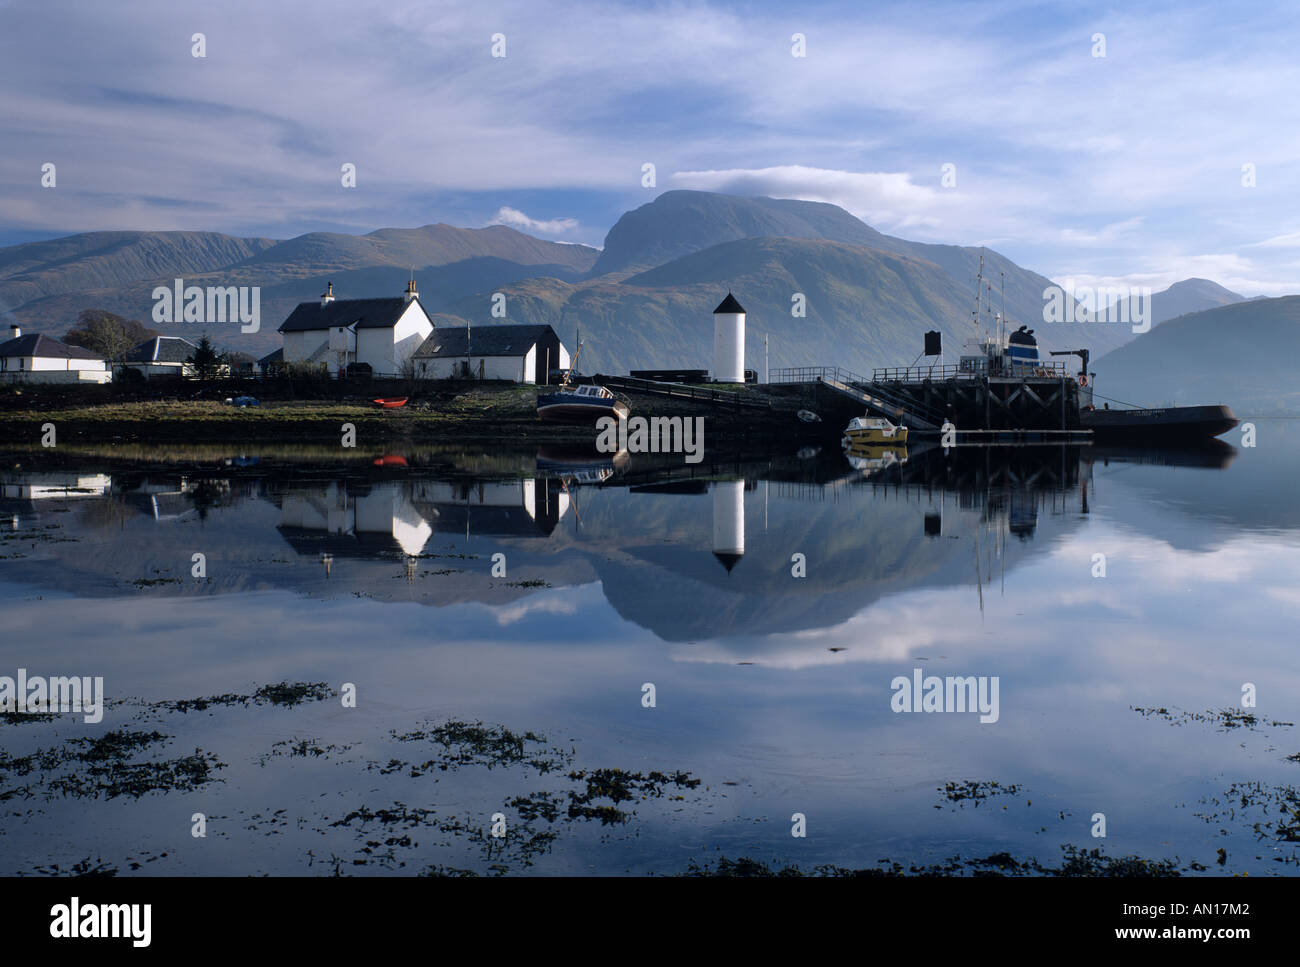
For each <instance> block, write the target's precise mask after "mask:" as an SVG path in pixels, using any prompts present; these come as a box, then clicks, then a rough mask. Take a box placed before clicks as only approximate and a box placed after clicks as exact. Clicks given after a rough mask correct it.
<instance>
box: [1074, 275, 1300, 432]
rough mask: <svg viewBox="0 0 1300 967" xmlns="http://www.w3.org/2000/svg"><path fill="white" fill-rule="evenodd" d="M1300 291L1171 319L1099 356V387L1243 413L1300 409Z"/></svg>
mask: <svg viewBox="0 0 1300 967" xmlns="http://www.w3.org/2000/svg"><path fill="white" fill-rule="evenodd" d="M1297 359H1300V296H1283V297H1281V298H1277V299H1248V300H1244V301H1241V302H1236V303H1233V304H1230V305H1225V306H1219V307H1218V308H1214V309H1207V310H1205V311H1203V312H1193V313H1190V314H1187V315H1182V316H1178V317H1177V318H1174V319H1170V320H1169V321H1168V322H1165V323H1164V324H1163V325H1160V326H1157V327H1155V328H1153V329H1152V330H1151V331H1150V332H1148V333H1146V334H1145V335H1142V336H1140V337H1138V338H1137V339H1134V340H1133V341H1132V342H1130V343H1129V344H1128V345H1126V346H1121V347H1120V348H1119V349H1117V350H1115V351H1114V352H1111V353H1108V354H1107V355H1105V356H1103V357H1101V358H1100V359H1098V360H1096V361H1095V363H1094V368H1095V370H1096V372H1097V384H1096V385H1097V392H1098V393H1099V394H1101V393H1104V394H1106V395H1107V396H1110V397H1113V398H1115V399H1119V400H1125V401H1128V402H1133V403H1138V404H1142V405H1159V404H1167V403H1174V404H1178V405H1187V404H1194V403H1227V404H1228V405H1229V406H1231V407H1232V408H1233V410H1234V411H1235V412H1236V413H1237V415H1238V416H1242V415H1247V416H1248V415H1250V414H1252V413H1271V412H1278V411H1282V410H1286V411H1290V412H1298V411H1300V380H1298V379H1297V378H1296V368H1295V367H1296V362H1295V361H1296V360H1297Z"/></svg>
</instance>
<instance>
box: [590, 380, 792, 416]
mask: <svg viewBox="0 0 1300 967" xmlns="http://www.w3.org/2000/svg"><path fill="white" fill-rule="evenodd" d="M592 378H593V379H594V380H595V381H596V382H597V383H600V384H602V385H604V386H614V387H618V388H620V389H630V390H635V391H636V392H638V393H648V394H650V395H651V396H669V397H675V398H677V399H690V400H707V401H708V402H710V403H723V404H725V405H727V406H748V407H751V408H753V409H763V410H770V409H771V408H772V401H771V400H766V399H764V400H753V399H744V398H742V397H741V395H740V394H739V393H736V392H732V391H729V390H722V391H719V390H715V389H712V388H706V387H700V386H691V385H688V384H686V383H661V382H659V381H658V380H653V379H636V378H635V377H632V376H603V375H601V374H599V373H597V374H596V375H595V376H593V377H592Z"/></svg>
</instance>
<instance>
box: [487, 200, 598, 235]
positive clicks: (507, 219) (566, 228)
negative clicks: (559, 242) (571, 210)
mask: <svg viewBox="0 0 1300 967" xmlns="http://www.w3.org/2000/svg"><path fill="white" fill-rule="evenodd" d="M488 224H489V225H508V226H510V227H511V228H517V229H519V230H520V231H523V232H533V233H536V234H540V235H562V234H564V233H565V232H573V231H577V229H578V220H577V219H576V218H551V219H537V218H529V217H528V216H527V215H525V214H524V213H523V212H521V211H520V210H519V209H517V208H510V207H508V206H505V205H503V206H502V207H501V208H499V209H498V210H497V213H496V216H495V217H494V218H493V219H492V220H491V221H490V222H488Z"/></svg>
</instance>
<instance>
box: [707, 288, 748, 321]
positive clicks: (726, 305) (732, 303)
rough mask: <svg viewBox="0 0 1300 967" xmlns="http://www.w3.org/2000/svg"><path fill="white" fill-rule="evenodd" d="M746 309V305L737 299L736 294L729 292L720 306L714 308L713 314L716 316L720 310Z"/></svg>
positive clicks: (739, 310) (735, 310)
mask: <svg viewBox="0 0 1300 967" xmlns="http://www.w3.org/2000/svg"><path fill="white" fill-rule="evenodd" d="M744 311H745V307H744V306H742V305H741V304H740V303H739V302H737V301H736V297H735V296H734V295H732V294H731V293H730V292H728V293H727V297H726V298H725V299H723V300H722V303H721V304H720V305H719V306H718V308H716V309H714V310H713V314H714V315H715V316H716V315H717V314H718V313H720V312H744Z"/></svg>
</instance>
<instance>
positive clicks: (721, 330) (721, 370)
mask: <svg viewBox="0 0 1300 967" xmlns="http://www.w3.org/2000/svg"><path fill="white" fill-rule="evenodd" d="M713 378H714V379H715V380H716V381H717V382H719V383H743V382H744V381H745V310H744V307H742V306H741V304H740V303H739V302H737V301H736V297H735V296H734V295H732V294H731V293H730V292H728V293H727V297H726V298H725V299H723V300H722V304H721V305H719V306H718V308H716V309H714V310H713Z"/></svg>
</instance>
